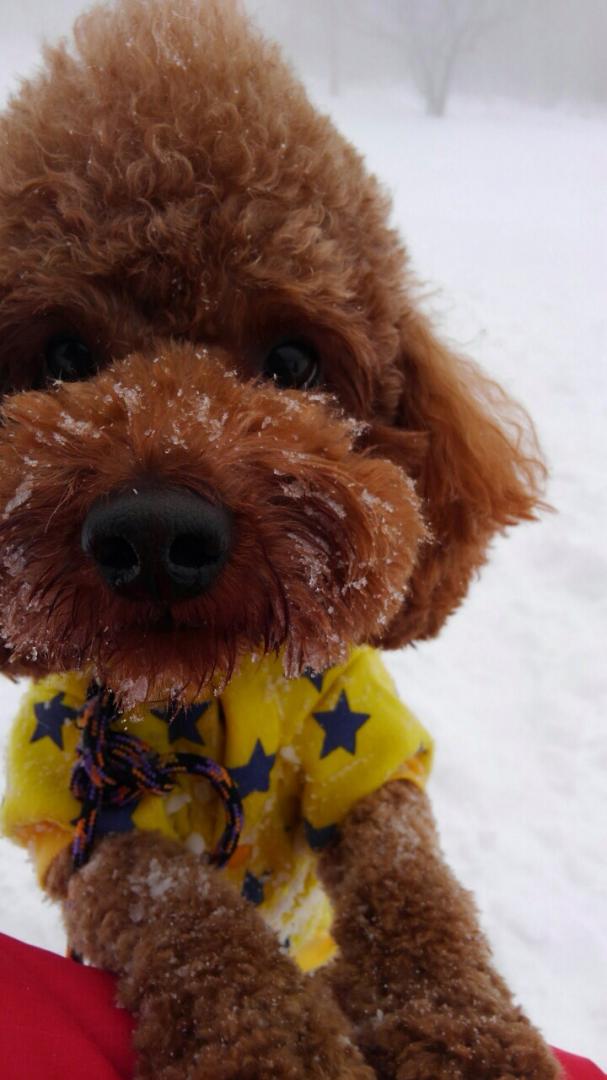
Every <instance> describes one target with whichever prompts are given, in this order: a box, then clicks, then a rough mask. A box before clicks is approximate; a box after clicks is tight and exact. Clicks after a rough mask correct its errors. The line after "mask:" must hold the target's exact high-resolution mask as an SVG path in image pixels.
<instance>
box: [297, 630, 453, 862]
mask: <svg viewBox="0 0 607 1080" xmlns="http://www.w3.org/2000/svg"><path fill="white" fill-rule="evenodd" d="M318 689H319V696H318V700H317V702H316V704H315V705H314V707H313V708H312V710H311V712H310V713H309V715H308V716H307V717H306V719H305V722H304V725H303V728H302V731H301V736H300V739H301V741H300V746H299V748H298V753H299V757H300V760H301V762H302V767H303V773H304V776H303V793H302V813H303V818H304V824H305V829H306V835H307V838H308V841H309V843H310V844H311V846H312V847H316V848H321V847H323V846H324V844H325V843H327V842H328V841H329V840H330V839H331V838H332V836H333V834H334V832H335V830H336V828H337V826H338V825H339V823H340V822H341V821H342V820H343V819H344V817H345V816H346V814H347V813H348V811H349V810H350V809H351V808H352V807H353V806H354V805H355V804H356V803H357V802H358V801H359V800H360V799H362V798H364V797H365V796H366V795H369V794H371V792H373V791H376V790H378V788H380V787H382V785H383V784H385V783H386V782H387V781H389V780H393V779H407V780H411V781H413V782H414V783H417V784H419V785H420V786H423V785H424V784H425V781H426V778H427V776H428V773H429V771H430V768H431V763H432V752H433V743H432V740H431V738H430V736H429V735H428V733H427V731H426V730H425V729H424V728H423V726H422V725H421V724H420V722H419V720H417V718H416V717H415V716H414V715H413V713H412V712H410V710H409V709H408V708H407V707H406V705H404V704H403V703H402V702H401V701H400V699H399V697H398V695H397V692H396V689H395V687H394V683H393V682H392V679H391V677H390V675H389V674H388V672H387V670H386V668H385V667H384V665H383V663H382V661H381V658H380V656H379V654H378V653H377V652H376V651H375V650H374V649H371V648H369V647H366V646H365V647H361V648H357V649H354V650H353V652H352V654H351V656H350V658H349V660H348V662H347V663H346V664H345V665H343V666H342V667H336V668H332V669H331V671H330V672H329V673H327V678H326V684H323V683H322V682H321V678H320V677H319V680H318Z"/></svg>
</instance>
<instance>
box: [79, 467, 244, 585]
mask: <svg viewBox="0 0 607 1080" xmlns="http://www.w3.org/2000/svg"><path fill="white" fill-rule="evenodd" d="M231 533H232V528H231V518H230V514H229V512H228V511H227V510H226V509H225V508H224V507H223V506H219V505H217V504H215V503H211V502H208V501H207V500H206V499H203V498H202V497H201V496H200V495H195V494H194V492H192V491H188V490H186V489H175V488H164V489H162V488H155V489H154V488H148V489H144V490H142V491H141V492H136V491H133V492H130V493H129V494H128V495H113V496H109V497H108V498H107V499H100V500H99V501H98V502H96V503H95V504H94V505H93V506H92V507H91V509H90V511H89V513H88V515H87V517H86V520H85V522H84V525H83V526H82V535H81V542H82V548H83V551H85V552H86V554H87V555H90V556H91V557H92V558H93V559H94V560H95V562H96V564H97V567H98V569H99V571H100V572H101V575H102V577H103V578H104V579H105V581H106V582H107V583H108V585H110V586H111V587H112V589H114V591H115V592H117V593H120V594H121V595H123V596H129V597H132V598H134V599H145V600H150V599H153V600H159V601H162V602H164V603H170V602H171V601H176V600H184V599H187V598H191V597H194V596H199V595H200V593H202V592H204V591H205V589H208V588H209V586H210V585H211V584H212V582H213V581H214V580H215V578H216V577H217V575H218V573H219V571H220V570H221V567H222V566H223V564H224V563H225V561H226V559H227V557H228V553H229V550H230V540H231Z"/></svg>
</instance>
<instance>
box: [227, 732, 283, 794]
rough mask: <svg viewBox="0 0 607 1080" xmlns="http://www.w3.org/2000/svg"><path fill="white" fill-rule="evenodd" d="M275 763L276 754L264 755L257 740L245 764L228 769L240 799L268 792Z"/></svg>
mask: <svg viewBox="0 0 607 1080" xmlns="http://www.w3.org/2000/svg"><path fill="white" fill-rule="evenodd" d="M275 761H276V754H266V752H265V750H264V748H263V746H262V744H261V741H260V740H259V739H258V740H257V742H256V743H255V749H254V750H253V753H252V754H251V757H250V758H249V760H248V762H247V764H246V765H238V766H236V767H233V766H231V767H230V773H231V775H232V777H233V779H234V780H235V781H236V783H237V784H238V790H239V791H240V797H241V799H245V798H246V797H247V795H250V794H251V793H252V792H253V791H269V790H270V773H271V772H272V766H273V764H274V762H275Z"/></svg>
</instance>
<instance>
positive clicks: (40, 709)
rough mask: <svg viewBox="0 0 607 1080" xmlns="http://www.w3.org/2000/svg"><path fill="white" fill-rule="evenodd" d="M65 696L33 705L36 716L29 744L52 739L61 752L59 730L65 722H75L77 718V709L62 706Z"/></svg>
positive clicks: (60, 731)
mask: <svg viewBox="0 0 607 1080" xmlns="http://www.w3.org/2000/svg"><path fill="white" fill-rule="evenodd" d="M64 697H65V694H64V693H63V692H61V693H60V694H55V696H54V698H51V700H50V701H40V702H38V704H37V705H34V713H35V715H36V730H35V731H34V734H33V735H32V737H31V739H30V742H31V743H33V742H38V740H39V739H52V741H53V742H54V743H55V746H58V747H59V749H60V750H63V731H62V730H61V729H62V727H63V725H64V724H65V722H66V721H67V720H75V718H76V717H77V716H78V710H77V709H70V707H69V705H63V704H62V702H63V699H64Z"/></svg>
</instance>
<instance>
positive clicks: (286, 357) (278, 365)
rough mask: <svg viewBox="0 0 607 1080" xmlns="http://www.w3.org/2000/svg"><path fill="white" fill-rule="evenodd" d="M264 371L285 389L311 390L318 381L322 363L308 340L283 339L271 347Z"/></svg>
mask: <svg viewBox="0 0 607 1080" xmlns="http://www.w3.org/2000/svg"><path fill="white" fill-rule="evenodd" d="M263 373H264V375H265V376H266V378H268V379H272V380H273V381H274V382H275V383H276V385H277V386H280V387H281V388H282V389H283V390H309V389H310V387H311V386H314V385H315V383H317V382H318V379H319V376H320V363H319V360H318V355H317V353H316V350H315V349H314V347H313V346H312V345H310V344H309V343H308V342H307V341H283V342H281V343H280V345H274V347H273V348H272V349H270V351H269V353H268V355H267V356H266V359H265V363H264V368H263Z"/></svg>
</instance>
